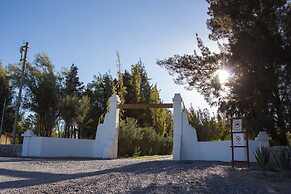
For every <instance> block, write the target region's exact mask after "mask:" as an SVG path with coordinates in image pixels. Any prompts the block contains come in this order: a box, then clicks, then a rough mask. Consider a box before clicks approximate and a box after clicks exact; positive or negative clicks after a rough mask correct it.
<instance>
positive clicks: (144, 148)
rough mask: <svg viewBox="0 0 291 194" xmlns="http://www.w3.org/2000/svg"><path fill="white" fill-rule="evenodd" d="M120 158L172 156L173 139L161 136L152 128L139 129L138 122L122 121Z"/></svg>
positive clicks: (132, 120)
mask: <svg viewBox="0 0 291 194" xmlns="http://www.w3.org/2000/svg"><path fill="white" fill-rule="evenodd" d="M118 138H119V139H118V149H119V150H118V152H119V155H120V156H144V155H155V154H170V153H171V151H172V144H173V143H172V138H169V137H163V136H159V135H158V134H157V133H156V132H155V130H154V129H153V128H152V127H144V128H141V127H138V122H137V120H135V119H133V118H126V120H124V121H122V123H121V127H120V129H119V136H118Z"/></svg>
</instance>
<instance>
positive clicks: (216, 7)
mask: <svg viewBox="0 0 291 194" xmlns="http://www.w3.org/2000/svg"><path fill="white" fill-rule="evenodd" d="M207 2H208V4H209V11H208V14H209V16H210V19H209V20H208V21H207V25H208V28H209V29H210V31H211V34H210V36H209V37H210V39H211V40H213V41H216V42H217V43H218V46H219V48H220V53H213V52H211V51H210V49H209V48H208V47H206V46H205V45H204V44H203V41H202V40H201V39H200V38H199V37H198V35H197V42H198V48H199V50H198V51H195V52H194V54H193V55H183V56H179V55H175V56H174V57H170V58H168V59H165V60H160V61H158V62H157V63H158V65H160V66H163V67H165V68H166V69H167V70H168V71H169V73H170V74H171V75H174V74H176V75H177V79H176V82H177V83H179V84H185V85H186V87H187V88H196V89H197V90H198V91H199V92H200V93H201V94H202V95H204V97H205V99H206V100H207V101H208V102H209V103H210V104H212V105H214V104H217V105H219V106H220V110H221V111H223V112H226V113H227V114H228V115H229V116H244V117H245V118H247V119H251V122H249V123H252V124H253V125H254V128H256V130H258V129H259V130H262V129H263V128H266V129H267V130H268V132H270V133H271V135H272V138H273V139H274V141H275V142H276V143H277V144H286V138H285V133H286V132H287V131H288V130H290V127H291V111H290V110H291V95H290V92H291V56H290V53H291V42H290V41H291V30H290V29H291V27H290V26H291V22H290V21H291V6H290V3H289V4H288V1H286V0H278V1H273V0H264V1H259V0H257V1H253V0H247V1H245V0H238V1H233V0H207ZM218 69H229V71H230V72H231V74H232V77H231V79H230V80H229V81H228V82H227V83H226V84H225V86H223V85H222V84H221V83H219V81H218V79H217V75H216V71H217V70H218ZM258 123H260V124H261V126H258ZM250 128H253V127H250Z"/></svg>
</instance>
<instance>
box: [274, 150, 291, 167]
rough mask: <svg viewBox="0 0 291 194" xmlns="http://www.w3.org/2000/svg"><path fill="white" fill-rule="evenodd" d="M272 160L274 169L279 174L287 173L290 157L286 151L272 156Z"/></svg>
mask: <svg viewBox="0 0 291 194" xmlns="http://www.w3.org/2000/svg"><path fill="white" fill-rule="evenodd" d="M272 156H273V159H274V168H275V169H276V170H279V171H280V172H285V171H288V169H289V163H290V157H289V152H288V150H280V151H278V152H274V153H273V154H272Z"/></svg>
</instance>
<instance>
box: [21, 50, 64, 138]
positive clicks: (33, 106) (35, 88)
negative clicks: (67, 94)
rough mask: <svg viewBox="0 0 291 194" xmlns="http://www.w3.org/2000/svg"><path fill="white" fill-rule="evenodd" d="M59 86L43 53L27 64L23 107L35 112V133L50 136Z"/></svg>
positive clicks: (56, 108)
mask: <svg viewBox="0 0 291 194" xmlns="http://www.w3.org/2000/svg"><path fill="white" fill-rule="evenodd" d="M59 91H60V86H59V84H58V77H57V75H56V74H55V73H54V66H53V64H52V63H51V61H50V59H49V57H48V56H47V55H45V54H37V55H36V56H35V61H34V63H33V64H27V72H26V75H25V98H24V100H23V101H24V107H25V108H27V109H29V110H30V111H33V112H35V113H36V114H37V117H36V119H37V123H36V126H35V127H36V134H37V135H41V136H51V134H52V131H53V129H54V126H55V124H56V119H57V116H58V101H59V94H60V93H59Z"/></svg>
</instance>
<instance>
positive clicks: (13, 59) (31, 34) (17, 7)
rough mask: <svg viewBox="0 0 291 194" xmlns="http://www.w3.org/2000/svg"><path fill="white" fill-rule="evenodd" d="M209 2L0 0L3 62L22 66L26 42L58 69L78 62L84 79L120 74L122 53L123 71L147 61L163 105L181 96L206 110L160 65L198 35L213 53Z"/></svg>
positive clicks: (30, 55) (190, 49)
mask: <svg viewBox="0 0 291 194" xmlns="http://www.w3.org/2000/svg"><path fill="white" fill-rule="evenodd" d="M207 6H208V5H207V3H206V1H204V0H183V1H181V0H167V1H166V0H122V1H120V0H82V1H81V0H46V1H45V0H43V1H39V0H26V1H17V0H1V1H0V29H1V31H0V60H1V62H2V64H3V65H5V66H6V65H8V64H11V63H12V64H15V63H17V62H18V61H19V58H20V53H19V47H20V46H21V45H22V43H23V41H28V42H29V44H30V48H29V50H28V61H30V62H33V59H34V55H35V54H36V53H46V54H48V56H49V57H50V59H51V60H52V63H53V64H54V65H55V68H56V71H60V70H61V69H62V68H70V66H71V64H75V65H76V66H78V68H79V76H80V79H81V81H82V82H84V83H85V84H87V83H88V82H90V81H91V80H92V79H93V75H98V74H99V73H100V74H104V73H106V72H110V73H111V74H112V75H113V76H114V77H115V76H116V74H117V67H116V51H118V52H119V54H120V57H121V66H122V67H121V68H122V70H125V69H127V70H129V69H130V66H131V65H132V64H135V63H137V62H138V61H139V59H141V60H142V62H143V64H144V66H145V68H146V71H147V73H148V76H149V77H150V78H151V83H152V84H155V83H157V85H158V88H159V89H160V95H161V99H162V100H163V102H171V101H172V98H173V96H174V94H175V93H181V96H182V98H183V100H184V102H185V105H186V107H187V108H189V107H190V105H192V106H193V107H194V108H198V107H200V108H209V105H208V104H207V103H206V102H205V101H204V99H203V97H202V96H201V95H199V94H198V93H197V92H196V91H194V90H192V91H187V90H185V89H184V87H183V86H180V85H176V84H175V83H174V81H173V77H172V76H170V75H169V74H168V72H167V70H165V69H163V68H162V67H160V66H158V65H157V64H156V61H157V59H166V58H168V57H171V56H173V55H174V54H179V55H183V54H192V53H193V51H194V49H196V48H197V47H196V39H195V34H196V33H198V35H199V36H200V37H201V38H202V39H203V40H204V43H205V44H206V45H208V46H209V47H210V48H213V49H214V50H215V45H214V43H213V42H210V41H209V40H208V34H209V31H208V30H207V26H206V21H207V18H208V15H207ZM215 110H216V108H211V111H215Z"/></svg>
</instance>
